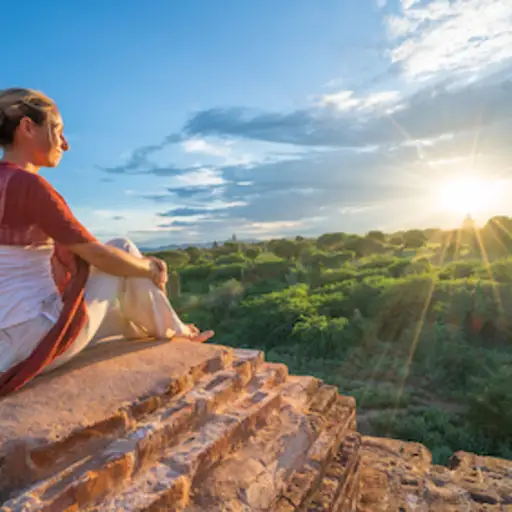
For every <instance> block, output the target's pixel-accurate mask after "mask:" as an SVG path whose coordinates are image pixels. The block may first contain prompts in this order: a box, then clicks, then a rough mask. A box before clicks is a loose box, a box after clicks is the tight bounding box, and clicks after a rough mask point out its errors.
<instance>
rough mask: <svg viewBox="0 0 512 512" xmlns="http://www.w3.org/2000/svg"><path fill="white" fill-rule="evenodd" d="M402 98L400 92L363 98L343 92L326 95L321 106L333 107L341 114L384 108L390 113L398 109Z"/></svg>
mask: <svg viewBox="0 0 512 512" xmlns="http://www.w3.org/2000/svg"><path fill="white" fill-rule="evenodd" d="M400 98H401V96H400V93H399V92H398V91H380V92H376V93H372V94H369V95H367V96H363V97H359V98H358V97H356V96H355V95H354V91H349V90H343V91H339V92H336V93H332V94H325V95H324V96H322V97H321V99H320V105H321V106H324V107H325V106H327V107H328V106H332V107H335V108H336V110H338V111H341V112H347V111H353V110H357V111H362V110H376V109H379V108H384V109H387V110H388V111H389V109H390V108H391V107H396V106H397V104H398V102H399V100H400Z"/></svg>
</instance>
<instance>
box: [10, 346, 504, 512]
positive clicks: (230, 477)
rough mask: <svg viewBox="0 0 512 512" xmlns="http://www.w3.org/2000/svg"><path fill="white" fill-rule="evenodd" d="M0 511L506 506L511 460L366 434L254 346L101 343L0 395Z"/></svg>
mask: <svg viewBox="0 0 512 512" xmlns="http://www.w3.org/2000/svg"><path fill="white" fill-rule="evenodd" d="M0 493H1V500H0V503H3V505H2V506H1V509H0V510H1V511H2V512H14V511H16V512H21V511H45V512H50V511H51V512H63V511H82V510H83V511H97V512H100V511H105V512H107V511H162V510H168V511H176V512H177V511H185V512H197V511H211V512H215V511H219V512H221V511H226V512H227V511H232V512H235V511H240V512H245V511H247V512H257V511H276V512H277V511H278V512H291V511H356V510H358V511H369V512H373V511H409V510H411V511H427V510H433V511H443V512H449V511H473V510H475V511H476V510H500V511H511V510H512V462H507V461H504V460H500V459H494V458H491V457H479V456H476V455H472V454H468V453H462V452H458V453H456V454H455V455H454V456H453V457H452V460H451V463H450V467H441V466H435V465H432V463H431V454H430V453H429V452H428V450H426V449H425V447H423V446H422V445H419V444H416V443H406V442H402V441H396V440H392V439H379V438H373V437H364V436H361V435H360V434H359V433H358V432H357V429H356V407H355V401H354V399H353V398H351V397H347V396H342V395H340V394H339V393H338V391H337V389H336V388H335V387H333V386H329V385H326V384H324V383H323V382H322V381H320V380H318V379H315V378H312V377H307V376H306V377H298V376H290V375H288V370H287V368H286V366H284V365H282V364H271V363H266V362H265V361H264V357H263V354H262V352H259V351H253V350H245V349H244V350H240V349H231V348H227V347H222V346H219V345H209V344H208V345H197V344H192V343H186V342H175V343H161V342H123V343H102V344H99V345H97V346H96V347H93V348H91V349H89V350H87V351H85V352H84V353H83V354H82V355H81V356H80V357H78V358H77V359H76V360H75V361H73V362H72V363H71V364H69V365H68V366H67V367H65V368H62V369H60V370H57V371H55V372H53V373H50V374H47V375H44V376H41V377H39V378H37V379H35V380H34V381H33V382H32V383H31V384H30V385H28V386H26V387H25V388H23V389H22V390H20V391H19V392H17V393H14V394H13V395H11V396H8V397H7V398H4V399H3V400H1V401H0Z"/></svg>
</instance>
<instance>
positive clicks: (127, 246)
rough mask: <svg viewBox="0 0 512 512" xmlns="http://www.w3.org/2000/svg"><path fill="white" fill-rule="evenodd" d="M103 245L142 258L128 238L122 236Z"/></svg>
mask: <svg viewBox="0 0 512 512" xmlns="http://www.w3.org/2000/svg"><path fill="white" fill-rule="evenodd" d="M105 245H110V246H111V247H115V248H117V249H121V250H122V251H125V252H128V253H130V254H133V255H134V256H142V254H141V252H140V251H139V249H138V248H137V246H136V245H135V244H134V243H133V242H132V241H131V240H130V239H129V238H126V237H124V236H120V237H117V238H113V239H112V240H109V241H108V242H107V243H106V244H105Z"/></svg>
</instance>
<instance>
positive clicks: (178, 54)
mask: <svg viewBox="0 0 512 512" xmlns="http://www.w3.org/2000/svg"><path fill="white" fill-rule="evenodd" d="M75 4H76V3H75ZM2 18H3V19H4V20H12V21H11V22H9V23H4V26H3V33H4V38H5V40H6V41H11V42H13V44H12V46H9V51H7V52H4V55H3V59H2V60H3V62H2V73H1V75H0V87H1V88H3V87H10V86H23V87H31V88H35V89H40V90H42V91H44V92H46V93H47V94H49V95H50V96H52V97H53V98H54V99H55V100H56V101H57V103H58V104H59V106H60V108H61V111H62V114H63V117H64V121H65V124H66V131H67V134H68V136H69V139H70V142H71V147H72V150H71V151H70V152H69V153H68V154H67V155H66V156H65V158H64V159H63V161H62V163H61V165H60V166H59V168H57V169H53V170H47V169H44V170H43V171H42V172H43V174H44V175H45V176H46V177H47V178H48V179H49V180H50V181H51V182H52V183H53V184H54V185H55V186H56V187H57V189H58V190H59V191H60V192H61V193H62V194H63V195H64V196H65V197H66V199H67V200H68V201H69V203H70V205H71V206H72V208H73V210H74V211H75V213H76V215H77V216H78V217H79V218H80V220H82V222H84V223H85V224H86V225H87V226H88V227H89V228H90V229H91V231H93V233H95V234H96V235H97V236H98V237H100V238H101V239H103V240H106V239H108V238H110V237H112V236H115V235H128V236H130V237H131V238H133V239H134V240H135V241H137V242H139V243H141V244H143V245H145V246H151V245H164V244H167V243H174V242H180V243H182V242H185V243H186V242H191V243H192V242H208V241H211V240H214V239H217V240H223V239H226V238H228V237H230V236H231V234H232V233H236V234H237V235H238V236H239V237H240V238H268V237H276V236H292V235H297V234H301V235H317V234H320V233H323V232H327V231H347V232H365V231H367V230H370V229H384V230H386V231H393V230H397V229H402V228H410V227H431V226H434V227H435V226H441V227H447V226H452V225H456V223H457V222H459V221H460V217H461V215H462V213H463V211H464V210H466V209H471V210H472V212H473V213H474V215H475V216H476V217H477V219H479V220H482V221H484V220H485V219H486V218H487V217H488V216H490V215H493V214H512V207H511V206H509V201H507V197H508V195H509V194H508V193H509V192H512V187H511V186H510V184H511V183H512V182H510V166H511V164H510V162H511V159H510V157H511V156H512V155H511V153H512V150H511V147H512V145H511V144H510V133H512V131H511V128H512V101H511V100H512V33H511V31H510V26H511V22H512V2H510V0H451V1H449V0H430V1H427V0H388V1H385V0H322V1H318V2H312V1H311V0H283V1H279V2H276V1H275V0H257V1H253V0H244V1H238V0H209V1H205V0H187V2H184V1H183V2H178V1H176V2H174V1H168V0H154V1H152V2H140V0H125V1H123V2H121V1H115V0H112V1H109V2H100V1H98V0H90V1H88V2H87V6H85V5H84V6H82V5H79V4H76V5H73V4H72V3H70V2H64V1H55V2H42V1H36V0H27V2H24V9H23V11H21V10H20V8H19V7H17V6H16V5H15V3H13V2H11V3H10V5H9V6H4V7H3V11H2ZM453 180H458V181H456V182H455V183H456V185H453V183H454V182H453ZM468 180H469V181H468ZM457 183H458V185H457ZM461 196H464V197H466V200H465V201H463V200H462V199H463V198H462V199H461ZM452 198H453V201H451V199H452ZM451 202H452V203H453V204H450V203H451Z"/></svg>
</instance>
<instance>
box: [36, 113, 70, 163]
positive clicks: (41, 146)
mask: <svg viewBox="0 0 512 512" xmlns="http://www.w3.org/2000/svg"><path fill="white" fill-rule="evenodd" d="M36 128H37V129H36V137H35V138H34V142H35V145H34V149H35V152H34V157H35V159H37V162H34V163H36V164H37V165H40V166H41V167H56V166H57V165H58V164H59V162H60V159H61V158H62V153H63V152H64V151H67V150H68V149H69V144H68V141H67V140H66V138H65V137H64V123H63V122H62V117H61V115H60V113H59V111H58V110H57V108H55V110H54V111H52V112H51V113H50V114H49V115H48V119H47V120H46V123H44V124H43V126H36Z"/></svg>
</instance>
